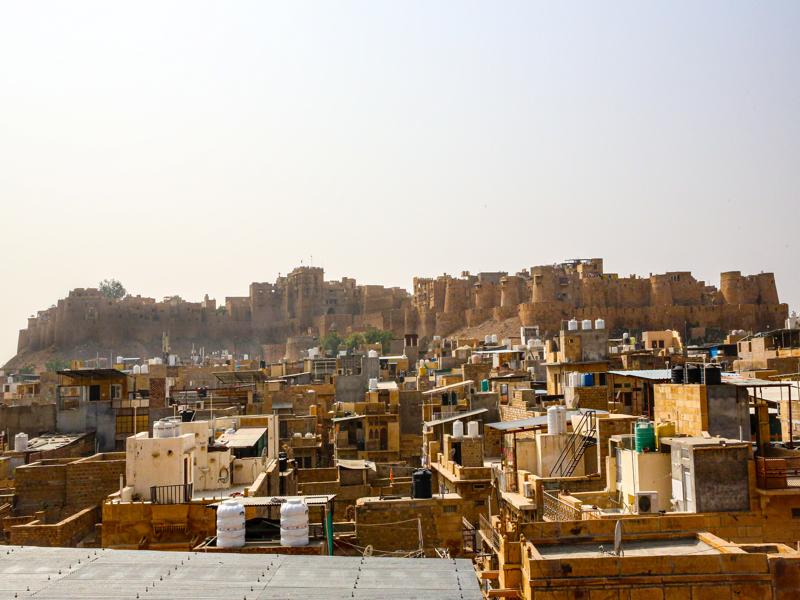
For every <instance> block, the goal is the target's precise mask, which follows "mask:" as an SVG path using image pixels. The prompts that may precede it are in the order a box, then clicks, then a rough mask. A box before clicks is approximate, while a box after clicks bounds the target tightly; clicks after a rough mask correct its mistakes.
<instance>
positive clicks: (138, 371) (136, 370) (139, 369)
mask: <svg viewBox="0 0 800 600" xmlns="http://www.w3.org/2000/svg"><path fill="white" fill-rule="evenodd" d="M141 373H142V367H140V366H139V365H133V374H134V375H140V374H141Z"/></svg>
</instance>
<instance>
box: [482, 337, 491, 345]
mask: <svg viewBox="0 0 800 600" xmlns="http://www.w3.org/2000/svg"><path fill="white" fill-rule="evenodd" d="M483 343H484V345H486V346H488V345H489V344H491V343H492V336H491V335H485V336H483Z"/></svg>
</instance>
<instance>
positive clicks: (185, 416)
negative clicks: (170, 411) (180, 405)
mask: <svg viewBox="0 0 800 600" xmlns="http://www.w3.org/2000/svg"><path fill="white" fill-rule="evenodd" d="M193 420H194V411H193V410H189V409H186V410H182V411H181V421H182V422H183V423H191V422H192V421H193Z"/></svg>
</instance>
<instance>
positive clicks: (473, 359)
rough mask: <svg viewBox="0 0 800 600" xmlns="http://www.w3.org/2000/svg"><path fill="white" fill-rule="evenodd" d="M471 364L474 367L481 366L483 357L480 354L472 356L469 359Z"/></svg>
mask: <svg viewBox="0 0 800 600" xmlns="http://www.w3.org/2000/svg"><path fill="white" fill-rule="evenodd" d="M469 362H470V363H472V364H473V365H477V364H480V362H481V355H480V354H471V355H470V357H469Z"/></svg>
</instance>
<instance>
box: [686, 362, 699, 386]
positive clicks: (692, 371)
mask: <svg viewBox="0 0 800 600" xmlns="http://www.w3.org/2000/svg"><path fill="white" fill-rule="evenodd" d="M701 380H702V374H701V373H700V367H698V366H697V365H689V366H688V368H687V369H686V383H700V382H701Z"/></svg>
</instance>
